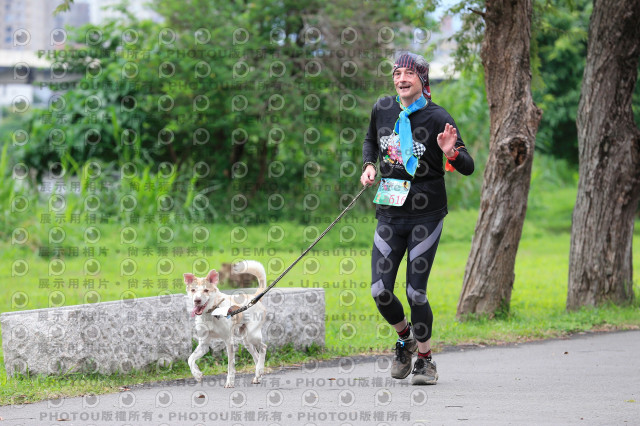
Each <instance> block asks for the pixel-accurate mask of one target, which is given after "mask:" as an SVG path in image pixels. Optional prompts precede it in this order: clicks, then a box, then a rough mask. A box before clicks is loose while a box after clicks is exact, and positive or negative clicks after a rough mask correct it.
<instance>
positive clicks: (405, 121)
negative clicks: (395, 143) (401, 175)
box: [394, 95, 427, 176]
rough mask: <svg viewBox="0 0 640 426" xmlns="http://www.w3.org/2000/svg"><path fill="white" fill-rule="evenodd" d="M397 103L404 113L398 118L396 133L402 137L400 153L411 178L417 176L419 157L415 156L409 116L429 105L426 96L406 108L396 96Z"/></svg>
mask: <svg viewBox="0 0 640 426" xmlns="http://www.w3.org/2000/svg"><path fill="white" fill-rule="evenodd" d="M396 101H397V102H398V104H400V108H402V111H401V112H400V115H399V116H398V120H397V121H396V125H395V128H394V131H395V133H396V134H397V135H398V136H399V137H400V151H402V163H403V164H404V168H405V170H406V171H407V173H409V174H410V175H411V176H413V175H415V174H416V169H417V168H418V157H416V156H415V155H414V154H413V136H412V133H411V122H410V121H409V115H411V114H412V113H414V112H416V111H418V110H419V109H422V108H424V107H425V105H427V100H426V99H425V97H424V95H421V96H420V97H419V98H418V100H417V101H415V102H414V103H412V104H411V105H409V106H408V107H406V108H405V106H404V105H402V102H400V96H396Z"/></svg>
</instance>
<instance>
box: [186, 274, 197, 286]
mask: <svg viewBox="0 0 640 426" xmlns="http://www.w3.org/2000/svg"><path fill="white" fill-rule="evenodd" d="M195 279H196V276H195V275H193V274H184V283H185V284H187V285H189V284H192V283H193V282H194V281H195Z"/></svg>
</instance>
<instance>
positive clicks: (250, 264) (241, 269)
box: [233, 260, 267, 294]
mask: <svg viewBox="0 0 640 426" xmlns="http://www.w3.org/2000/svg"><path fill="white" fill-rule="evenodd" d="M233 268H234V272H235V273H236V274H251V275H253V276H254V277H256V278H257V279H258V291H256V294H258V293H260V292H262V291H264V289H266V288H267V273H266V272H265V270H264V266H262V263H260V262H258V261H257V260H243V261H240V262H238V263H236V264H235V265H233Z"/></svg>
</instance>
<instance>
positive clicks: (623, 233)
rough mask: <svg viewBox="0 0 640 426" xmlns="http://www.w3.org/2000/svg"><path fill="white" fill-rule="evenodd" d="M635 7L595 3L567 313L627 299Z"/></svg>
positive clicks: (611, 0)
mask: <svg viewBox="0 0 640 426" xmlns="http://www.w3.org/2000/svg"><path fill="white" fill-rule="evenodd" d="M639 22H640V2H638V1H636V0H628V1H621V0H597V1H595V2H594V8H593V14H592V15H591V23H590V24H589V44H588V53H587V63H586V68H585V72H584V79H583V82H582V93H581V97H580V104H579V107H578V118H577V125H578V143H579V147H580V152H579V154H580V178H579V181H578V196H577V200H576V204H575V208H574V212H573V226H572V231H571V252H570V260H569V290H568V295H567V308H568V309H576V308H578V307H580V306H583V305H597V304H601V303H603V302H605V301H607V300H610V301H613V302H614V303H629V302H630V301H632V300H633V297H634V294H633V276H632V273H633V268H632V250H631V247H632V238H633V225H634V215H635V212H636V210H637V208H638V201H639V200H640V130H638V127H637V126H636V124H635V123H634V119H633V111H632V108H631V103H632V95H633V91H634V86H635V84H636V80H637V76H638V57H639V56H640V25H638V23H639Z"/></svg>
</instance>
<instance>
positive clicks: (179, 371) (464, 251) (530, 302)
mask: <svg viewBox="0 0 640 426" xmlns="http://www.w3.org/2000/svg"><path fill="white" fill-rule="evenodd" d="M549 185H551V184H548V183H545V178H544V176H541V177H540V178H539V179H535V180H534V184H533V185H532V192H531V194H530V200H529V209H528V213H527V220H526V222H525V226H524V229H523V237H522V240H521V242H520V247H519V251H518V256H517V259H516V267H515V274H516V278H515V284H514V291H513V295H512V300H511V307H510V311H509V313H508V314H507V315H505V316H504V317H502V318H500V319H494V320H489V319H487V318H478V319H474V320H469V321H466V322H459V321H458V320H457V319H456V317H455V313H456V306H457V302H458V297H459V295H460V290H461V285H462V278H463V274H464V268H465V264H466V258H467V255H468V253H469V249H470V244H471V236H472V235H473V230H474V227H475V221H476V217H477V211H475V210H461V211H452V212H451V213H450V214H449V216H448V217H447V219H446V220H445V229H444V233H443V237H442V239H441V243H440V247H439V249H438V254H437V256H436V260H435V266H434V268H433V270H432V273H431V277H430V280H429V288H428V291H429V300H430V302H431V305H432V307H433V311H434V315H435V319H434V334H433V343H434V347H435V349H436V350H441V349H442V348H443V347H445V346H447V345H459V344H477V345H491V344H500V343H503V342H521V341H528V340H534V339H543V338H550V337H558V336H564V335H567V334H569V333H574V332H580V331H589V330H611V329H627V328H637V327H638V326H640V309H638V307H639V306H640V304H639V303H638V300H639V299H640V297H638V296H640V291H639V288H638V285H637V284H635V286H634V288H635V291H636V295H637V296H636V302H635V303H634V305H633V306H628V307H617V306H609V305H607V306H602V307H598V308H588V309H587V308H585V309H582V310H579V311H577V312H566V310H565V300H566V294H567V271H568V257H569V241H570V234H569V233H570V227H571V212H572V205H573V202H574V200H575V196H576V193H575V188H574V187H571V186H567V185H564V186H555V185H554V186H553V188H552V189H550V187H549ZM336 214H337V213H336ZM372 216H373V215H372V214H369V215H366V216H365V215H361V214H354V213H353V212H352V213H350V214H349V215H348V216H346V217H345V220H344V222H343V223H341V224H339V225H337V226H336V228H335V229H334V230H332V231H331V232H330V233H329V234H327V236H326V237H325V238H324V239H323V240H322V241H321V242H320V243H319V244H318V245H317V246H316V250H314V251H312V252H311V253H310V254H309V255H308V256H307V257H306V258H305V259H303V260H302V261H301V262H300V263H299V264H298V265H297V266H296V267H295V268H294V269H293V270H292V271H291V272H290V273H289V274H288V275H287V276H286V277H285V278H284V279H283V280H282V281H281V282H280V283H279V284H278V286H282V287H287V286H288V287H300V286H303V287H307V286H311V287H322V288H324V289H325V298H326V315H327V321H326V347H325V348H319V347H311V348H309V349H308V350H307V351H296V350H293V349H292V348H290V347H288V348H282V349H279V350H273V349H271V350H269V352H268V358H267V367H268V368H269V367H270V368H274V367H278V366H280V365H284V364H291V363H300V362H303V361H306V360H307V361H308V360H310V359H326V358H331V357H335V356H344V355H353V354H361V353H365V354H369V353H380V352H385V351H388V350H389V349H390V348H391V347H392V346H393V342H394V340H395V339H394V335H393V332H392V330H391V328H390V327H389V326H388V325H386V324H385V322H384V320H383V319H382V318H381V316H380V315H379V314H378V312H377V310H376V307H375V305H374V302H373V300H372V298H371V296H370V289H369V274H370V255H369V251H370V247H371V236H372V233H373V230H374V227H375V223H374V220H373V219H372ZM15 219H16V218H15V217H14V220H15ZM331 220H333V217H323V218H320V219H319V220H317V221H312V223H311V224H310V225H301V224H296V223H290V222H275V223H267V224H263V225H256V226H247V227H244V226H242V225H240V224H234V223H229V222H225V223H215V224H209V225H206V227H207V228H208V229H209V231H210V237H209V239H208V241H207V242H206V243H204V244H202V243H193V241H192V234H193V230H194V229H195V228H196V227H197V226H199V224H197V223H193V224H189V223H187V224H174V223H169V224H168V225H169V226H170V228H171V230H172V231H173V234H174V235H173V240H172V241H171V242H168V243H160V244H159V243H158V241H157V230H158V226H159V224H153V223H151V224H148V223H143V222H142V221H141V223H140V224H139V225H135V226H134V227H135V229H136V231H137V234H138V238H137V241H136V242H134V243H132V244H121V231H122V228H123V227H124V225H120V224H115V223H112V224H95V225H91V224H86V223H80V224H75V225H74V224H68V223H67V224H63V223H61V224H55V223H54V224H41V223H40V220H39V216H36V217H24V218H19V226H23V227H25V228H27V229H28V231H29V234H30V235H29V240H28V242H27V243H25V244H11V234H10V233H8V234H7V233H5V235H0V241H2V242H0V253H1V254H0V259H2V263H3V265H6V266H5V268H3V269H2V274H0V279H2V280H3V282H5V285H3V286H2V287H0V311H3V312H4V311H13V310H18V308H17V307H16V306H15V305H13V304H12V296H13V294H14V293H16V292H17V291H21V292H24V293H25V294H27V295H28V297H29V299H28V303H27V304H26V305H25V306H23V307H20V308H19V309H38V308H45V307H49V306H50V301H49V299H50V294H51V293H52V292H54V291H59V292H61V293H62V294H63V295H64V298H65V301H64V304H65V305H74V304H82V303H85V298H86V297H87V295H88V294H89V293H90V292H94V293H91V294H96V293H97V294H98V295H99V298H100V301H108V300H118V299H120V298H121V297H123V295H124V294H129V292H132V293H133V294H135V296H136V297H145V296H154V295H158V294H163V293H166V292H170V293H181V292H183V290H184V289H183V285H182V273H183V272H185V271H193V270H194V262H196V261H204V262H206V263H207V264H208V267H217V265H219V264H220V263H222V262H228V261H233V260H236V259H241V258H253V259H256V260H259V261H262V262H263V263H264V264H265V265H266V266H267V273H268V276H269V278H270V279H274V278H275V277H276V276H277V275H279V273H280V272H281V270H282V268H284V267H286V266H288V265H289V264H290V263H291V262H292V261H293V260H295V259H296V258H297V256H298V255H299V254H300V252H301V251H302V250H304V249H305V248H306V247H307V246H308V245H309V244H310V241H311V240H312V239H313V238H314V237H315V235H316V234H315V233H316V231H320V232H321V231H322V230H324V229H325V227H326V226H327V225H328V223H329V222H330V221H331ZM56 226H60V227H61V228H63V229H64V231H65V232H66V236H65V239H64V241H63V242H62V243H61V244H60V245H61V246H62V247H79V253H78V254H79V255H78V256H69V255H68V254H67V255H65V256H64V257H63V260H64V262H65V272H64V274H63V275H61V276H60V278H62V284H63V286H62V287H59V288H57V287H56V282H55V277H52V276H49V268H50V261H51V260H53V259H54V258H53V257H44V256H41V254H42V253H40V252H39V249H40V247H43V246H47V245H49V243H48V241H49V232H50V230H51V229H52V228H54V227H56ZM90 226H95V227H96V228H98V229H99V231H100V233H101V235H100V238H99V240H98V241H96V242H93V243H89V242H87V241H85V230H86V228H88V227H90ZM277 227H279V228H277ZM238 228H241V229H240V231H241V233H242V235H245V234H244V231H246V240H244V241H242V242H238V241H232V235H234V232H235V235H238V233H237V231H238ZM280 232H284V238H283V239H282V240H278V238H275V237H277V236H278V235H279V233H280ZM305 235H306V236H307V238H306V239H305ZM269 236H271V238H270V237H269ZM639 243H640V236H639V235H638V233H636V234H635V238H634V245H635V247H639V246H638V244H639ZM159 246H161V247H166V249H167V252H166V253H164V254H163V253H159V250H158V247H159ZM85 248H93V250H94V252H95V253H94V256H93V258H95V259H96V260H98V261H99V262H100V265H101V272H100V273H99V274H97V275H95V276H92V277H89V278H92V279H93V287H91V285H90V283H85V278H86V277H87V276H86V275H85V272H84V264H85V262H86V261H87V259H88V258H89V257H88V255H87V254H86V253H85V252H84V249H85ZM130 248H137V250H138V252H137V254H136V253H133V252H129V250H130ZM147 248H149V249H151V250H152V251H151V253H150V254H146V253H145V250H146V249H147ZM203 248H204V250H203ZM174 250H175V251H174ZM190 250H193V251H190ZM126 258H131V259H134V260H135V261H136V262H137V264H138V266H137V268H138V269H137V273H136V275H135V278H138V280H139V281H138V283H137V285H136V286H132V285H131V284H132V283H130V282H129V277H127V276H121V275H120V263H121V262H122V261H123V260H125V259H126ZM16 259H24V260H25V261H27V262H28V264H29V272H28V273H27V274H26V275H24V276H15V277H14V276H12V274H11V265H12V263H13V262H14V260H16ZM160 259H169V260H171V261H172V262H173V271H172V273H170V274H168V275H160V274H159V273H158V269H157V268H158V266H157V265H158V262H159V260H160ZM353 265H355V267H353ZM634 265H635V268H634V274H635V276H636V277H637V276H638V274H639V273H640V269H639V267H638V265H640V258H639V255H638V250H637V249H636V250H635V254H634ZM205 266H207V265H205ZM204 269H207V268H203V270H204ZM403 270H404V267H402V268H401V271H403ZM143 279H149V280H150V281H149V282H148V283H147V285H146V286H145V285H144V283H143V282H142V281H143ZM73 280H77V283H78V286H77V287H75V288H74V287H70V286H69V284H70V283H72V282H73ZM8 283H10V285H9V284H8ZM45 283H48V284H49V288H43V285H44V284H45ZM404 286H405V283H404V278H403V274H402V273H401V274H399V279H398V283H397V293H398V294H399V295H401V296H400V298H401V300H403V299H404ZM238 365H239V367H240V369H241V370H242V369H244V370H245V371H249V370H250V369H251V367H252V366H251V362H250V357H249V355H248V354H247V353H246V351H242V353H241V356H240V360H239V362H238ZM200 366H201V368H202V370H203V372H204V374H205V375H212V374H222V373H224V372H225V371H226V360H225V359H224V356H220V357H213V356H211V355H207V356H206V357H205V358H204V359H203V360H202V361H200ZM190 377H191V375H190V372H189V370H188V367H187V365H186V362H182V361H181V362H176V363H174V364H173V365H172V366H171V368H168V369H164V370H161V371H158V370H156V369H152V370H149V371H137V372H133V373H131V374H126V375H117V374H115V375H111V376H100V375H89V376H88V375H81V374H72V375H68V376H65V377H42V376H37V377H14V378H7V377H6V373H5V370H4V365H3V364H1V365H0V383H1V384H2V386H0V404H10V403H23V402H33V401H38V400H42V399H46V398H55V397H59V396H73V395H84V394H99V393H105V392H117V391H118V390H119V389H121V388H123V387H133V386H136V385H137V384H140V383H146V382H152V381H162V380H175V379H183V378H190Z"/></svg>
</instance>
